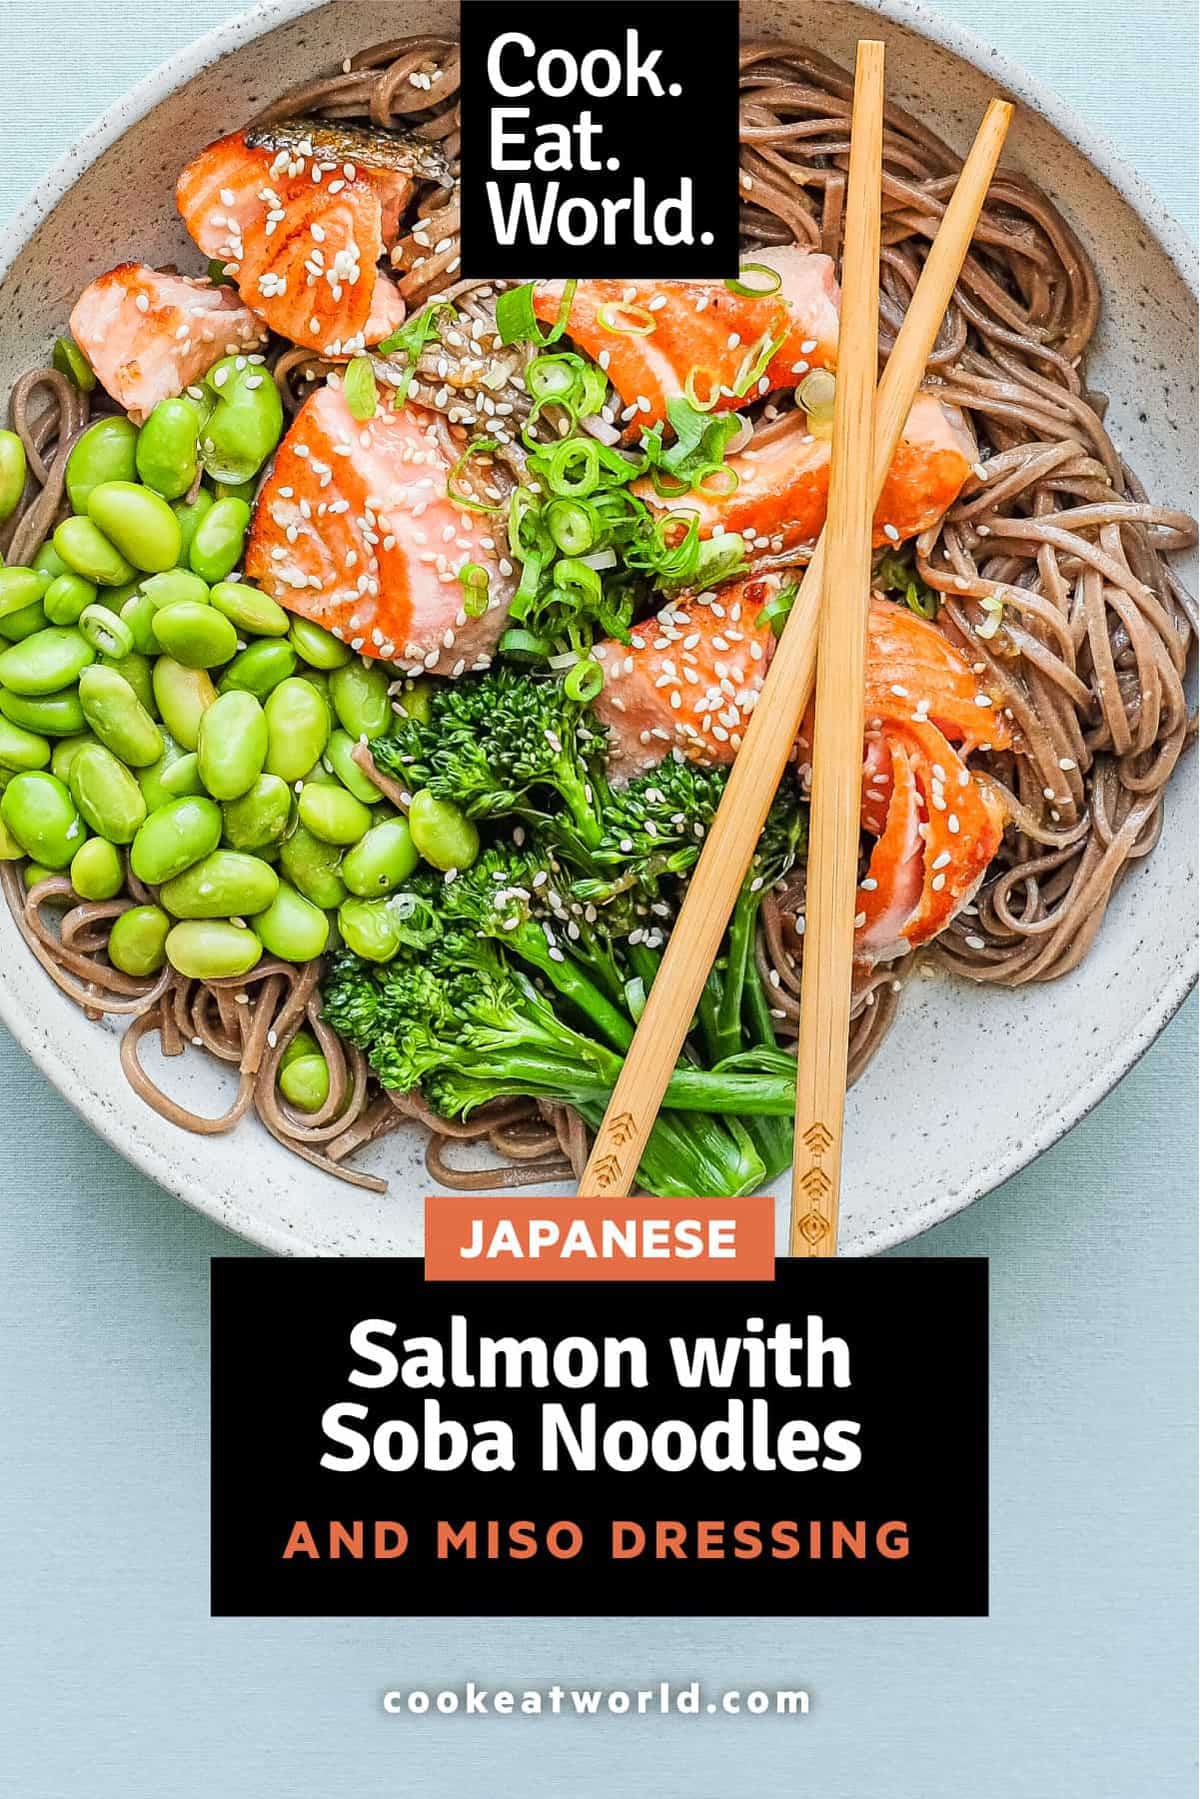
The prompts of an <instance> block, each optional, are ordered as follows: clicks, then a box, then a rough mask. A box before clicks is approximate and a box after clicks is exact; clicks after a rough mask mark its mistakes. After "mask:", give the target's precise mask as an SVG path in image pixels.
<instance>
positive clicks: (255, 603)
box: [209, 581, 290, 637]
mask: <svg viewBox="0 0 1200 1799" xmlns="http://www.w3.org/2000/svg"><path fill="white" fill-rule="evenodd" d="M209 598H210V600H211V601H212V604H213V605H214V606H215V607H216V609H217V611H218V612H223V613H224V615H225V617H226V618H227V619H228V620H229V621H230V623H231V624H234V625H236V626H237V628H238V630H239V631H240V632H241V633H242V636H243V637H286V636H287V632H288V625H289V623H290V620H289V618H288V614H287V613H286V612H285V611H284V609H283V607H282V606H277V605H276V604H275V601H274V600H273V599H272V598H271V596H270V594H266V593H260V592H259V590H258V588H257V587H251V586H250V585H249V584H248V583H247V582H245V581H218V582H217V584H216V586H215V587H214V588H213V590H212V592H211V594H210V595H209Z"/></svg>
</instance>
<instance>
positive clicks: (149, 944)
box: [108, 906, 171, 975]
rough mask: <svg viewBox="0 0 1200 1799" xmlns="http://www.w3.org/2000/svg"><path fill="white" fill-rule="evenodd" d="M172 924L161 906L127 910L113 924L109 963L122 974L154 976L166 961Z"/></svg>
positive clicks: (109, 943) (109, 941) (135, 907)
mask: <svg viewBox="0 0 1200 1799" xmlns="http://www.w3.org/2000/svg"><path fill="white" fill-rule="evenodd" d="M170 929H171V920H170V919H169V918H168V917H167V915H166V913H165V912H164V911H163V909H162V907H161V906H130V908H129V910H128V912H122V913H121V915H120V917H119V918H115V919H114V920H113V924H112V929H111V930H110V931H109V933H108V959H109V961H110V962H111V963H112V965H113V967H114V968H119V969H120V971H121V973H122V974H129V975H148V974H157V973H158V971H159V969H160V968H161V967H162V965H163V963H164V962H165V961H166V959H167V955H166V942H167V933H168V932H169V930H170Z"/></svg>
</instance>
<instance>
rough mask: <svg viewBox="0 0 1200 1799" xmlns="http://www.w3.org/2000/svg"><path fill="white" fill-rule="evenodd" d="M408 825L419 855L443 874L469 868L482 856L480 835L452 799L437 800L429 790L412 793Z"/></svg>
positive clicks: (424, 788) (426, 788)
mask: <svg viewBox="0 0 1200 1799" xmlns="http://www.w3.org/2000/svg"><path fill="white" fill-rule="evenodd" d="M408 823H409V829H410V830H411V831H412V840H413V843H414V844H415V845H416V847H417V850H418V853H419V854H420V855H422V856H423V857H424V858H425V860H426V862H429V863H431V864H432V866H433V867H434V868H440V869H441V870H442V871H443V873H445V872H448V871H449V870H450V869H452V868H470V866H471V864H472V862H474V860H475V858H476V856H477V855H478V854H479V832H478V831H477V830H476V828H475V826H474V824H473V823H472V821H471V820H470V819H469V818H467V817H466V816H465V814H464V813H462V812H460V811H459V809H458V807H457V806H454V805H451V803H450V801H449V800H438V799H435V798H434V797H433V795H432V793H430V791H429V789H428V787H422V789H421V791H420V792H419V793H414V794H413V797H412V803H411V805H410V806H409V808H408Z"/></svg>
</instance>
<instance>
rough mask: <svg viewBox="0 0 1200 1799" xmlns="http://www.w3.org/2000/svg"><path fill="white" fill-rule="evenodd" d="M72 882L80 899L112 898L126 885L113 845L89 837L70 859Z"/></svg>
mask: <svg viewBox="0 0 1200 1799" xmlns="http://www.w3.org/2000/svg"><path fill="white" fill-rule="evenodd" d="M71 885H72V887H73V888H74V889H75V891H76V893H77V894H78V895H79V897H80V899H82V900H110V899H115V898H116V896H117V894H118V893H120V891H121V889H122V887H124V885H125V868H124V865H123V863H122V861H121V853H120V851H119V850H118V849H117V848H116V846H115V844H112V843H109V842H108V840H107V838H104V837H89V838H88V840H87V842H86V843H85V844H82V845H81V846H80V848H79V849H77V850H76V851H75V854H74V855H73V856H72V858H71Z"/></svg>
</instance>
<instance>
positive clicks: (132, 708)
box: [79, 664, 178, 768]
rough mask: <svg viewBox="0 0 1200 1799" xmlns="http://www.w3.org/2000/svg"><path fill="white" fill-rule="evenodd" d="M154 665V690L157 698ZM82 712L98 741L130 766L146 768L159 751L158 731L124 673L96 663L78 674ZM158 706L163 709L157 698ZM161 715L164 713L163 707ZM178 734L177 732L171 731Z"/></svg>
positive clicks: (160, 740)
mask: <svg viewBox="0 0 1200 1799" xmlns="http://www.w3.org/2000/svg"><path fill="white" fill-rule="evenodd" d="M157 677H158V667H157V666H156V668H155V685H154V694H155V698H156V699H157V698H158V680H157ZM79 701H80V705H81V706H82V708H83V715H84V717H85V718H86V719H87V722H88V724H89V725H90V726H91V728H92V730H93V731H94V733H95V734H96V736H97V737H98V738H99V739H100V742H101V743H102V744H103V745H104V746H105V748H106V749H110V750H111V751H112V753H113V755H114V756H119V757H120V758H121V761H122V762H125V763H128V765H129V767H130V768H149V767H150V764H151V763H152V762H157V761H158V758H159V757H160V756H161V755H162V753H163V739H162V732H161V731H160V730H159V728H158V726H157V725H156V724H155V722H154V720H153V719H152V718H151V716H150V714H149V712H147V710H146V708H145V706H143V705H142V702H141V701H140V700H139V699H138V696H137V694H136V693H135V692H134V690H133V688H132V686H131V685H130V683H129V682H128V681H127V680H126V679H125V677H124V675H122V674H118V672H117V670H116V669H115V668H105V667H104V666H103V664H98V665H95V666H93V667H92V668H85V669H84V671H83V673H82V674H81V675H80V677H79ZM159 710H160V711H163V708H162V704H161V701H160V703H159ZM163 716H164V718H165V717H166V713H165V711H163ZM175 735H176V736H178V732H176V733H175Z"/></svg>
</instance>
